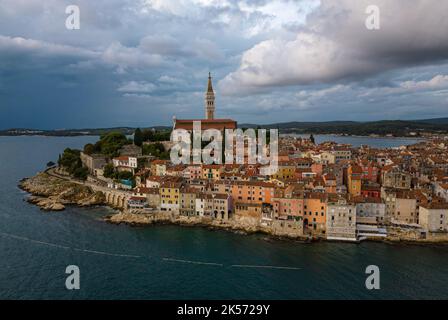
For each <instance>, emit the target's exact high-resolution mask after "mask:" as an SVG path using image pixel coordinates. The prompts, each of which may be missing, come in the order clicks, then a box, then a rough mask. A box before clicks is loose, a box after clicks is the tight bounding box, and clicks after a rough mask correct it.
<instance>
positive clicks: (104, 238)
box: [0, 137, 448, 299]
mask: <svg viewBox="0 0 448 320" xmlns="http://www.w3.org/2000/svg"><path fill="white" fill-rule="evenodd" d="M93 140H95V138H93V137H75V138H50V137H0V159H1V161H0V177H1V179H0V298H3V299H51V298H55V299H83V298H87V299H95V298H101V299H113V298H118V299H165V298H172V299H174V298H179V299H188V298H202V299H221V298H235V299H239V298H252V299H268V298H269V299H270V298H273V299H301V298H308V299H310V298H337V299H347V298H348V299H352V298H361V299H369V298H382V299H384V298H445V299H446V298H448V287H447V285H448V246H439V247H437V246H432V247H422V246H403V245H386V244H381V243H362V244H359V245H356V244H341V243H318V244H312V245H306V244H301V243H296V242H291V241H266V240H265V239H264V237H263V236H241V235H237V234H233V233H228V232H222V231H208V230H205V229H201V228H186V227H185V228H183V227H177V226H158V227H147V228H132V227H128V226H115V225H110V224H107V223H104V222H102V221H100V218H101V217H102V216H103V215H105V214H108V213H110V211H107V209H104V208H96V209H78V208H70V209H68V210H66V211H64V212H58V213H44V212H42V211H40V210H39V209H38V208H37V207H35V206H32V205H29V204H28V203H26V202H24V201H23V198H24V197H25V193H23V192H22V191H20V190H19V189H18V188H17V187H16V184H17V181H18V180H19V179H20V178H22V177H24V176H30V175H33V174H35V173H36V172H37V171H38V170H41V169H42V168H43V166H45V164H46V163H47V162H48V161H49V160H55V159H57V154H58V153H59V152H61V150H63V149H64V148H65V147H67V146H68V147H80V146H82V145H84V144H85V143H87V142H91V141H93ZM122 255H133V256H122ZM166 258H171V259H180V260H189V261H199V262H210V263H216V264H215V265H205V264H193V263H183V262H179V261H173V260H166ZM71 264H75V265H77V266H79V268H80V270H81V290H79V291H68V290H66V289H65V276H66V275H65V268H66V266H67V265H71ZM369 264H376V265H378V266H379V267H380V269H381V290H378V291H375V292H372V291H368V290H366V289H365V287H364V281H365V275H364V270H365V267H366V266H367V265H369ZM232 265H264V266H287V267H293V268H298V269H289V270H286V269H269V268H243V267H235V266H232Z"/></svg>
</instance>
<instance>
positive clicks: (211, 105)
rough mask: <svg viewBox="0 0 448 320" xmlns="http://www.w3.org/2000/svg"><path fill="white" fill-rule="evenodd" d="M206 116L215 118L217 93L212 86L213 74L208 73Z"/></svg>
mask: <svg viewBox="0 0 448 320" xmlns="http://www.w3.org/2000/svg"><path fill="white" fill-rule="evenodd" d="M205 118H206V119H207V120H212V119H214V118H215V93H214V92H213V87H212V76H211V74H210V72H209V73H208V85H207V92H206V93H205Z"/></svg>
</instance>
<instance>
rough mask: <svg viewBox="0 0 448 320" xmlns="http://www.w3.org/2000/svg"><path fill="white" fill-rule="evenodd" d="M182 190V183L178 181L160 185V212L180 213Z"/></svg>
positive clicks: (164, 182) (165, 182)
mask: <svg viewBox="0 0 448 320" xmlns="http://www.w3.org/2000/svg"><path fill="white" fill-rule="evenodd" d="M181 188H182V183H181V182H177V181H163V182H162V183H161V184H160V188H159V190H160V210H162V211H172V212H174V213H179V208H180V206H179V204H180V189H181Z"/></svg>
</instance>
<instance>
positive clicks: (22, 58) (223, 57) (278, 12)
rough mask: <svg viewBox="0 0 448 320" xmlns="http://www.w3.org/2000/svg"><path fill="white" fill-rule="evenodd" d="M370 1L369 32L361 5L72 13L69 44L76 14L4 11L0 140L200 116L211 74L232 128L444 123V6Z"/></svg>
mask: <svg viewBox="0 0 448 320" xmlns="http://www.w3.org/2000/svg"><path fill="white" fill-rule="evenodd" d="M375 2H376V3H377V4H378V5H379V6H380V9H381V23H382V24H381V28H382V29H381V30H380V31H378V32H368V31H366V30H365V28H364V27H363V26H364V20H363V19H364V17H365V16H366V15H365V12H364V10H365V5H366V3H367V2H366V1H364V0H360V1H349V0H344V1H340V2H334V1H327V0H323V1H322V4H321V5H320V6H318V4H319V1H318V0H303V1H292V0H272V1H269V0H258V1H257V0H246V1H236V0H228V1H208V0H190V1H187V0H147V1H134V0H98V1H90V0H78V1H77V4H78V5H79V7H80V10H81V29H80V30H72V31H70V30H67V29H66V28H65V18H66V15H65V13H64V12H65V7H66V6H67V5H69V4H72V1H69V0H47V1H42V2H39V1H17V0H3V1H1V2H0V128H9V127H36V128H69V127H98V126H101V127H107V126H120V125H129V126H149V125H156V124H159V125H163V124H165V125H168V124H170V123H171V120H172V116H173V115H176V116H177V117H178V118H181V117H186V118H191V117H202V116H203V92H204V90H205V86H206V77H207V75H208V72H209V71H211V72H212V74H213V78H214V84H215V89H216V99H217V101H216V102H217V108H218V109H217V113H218V116H222V117H233V118H236V119H237V120H238V121H239V122H259V123H269V122H274V121H290V120H298V121H300V120H330V119H335V118H338V119H341V118H344V119H361V120H369V119H380V118H387V117H389V118H416V117H426V116H442V115H445V112H446V111H445V110H446V106H447V104H448V84H447V78H446V75H447V74H448V67H447V64H446V59H447V58H448V56H447V46H448V38H447V33H446V30H447V29H448V28H447V27H448V19H447V12H448V10H447V9H448V6H447V5H446V4H445V3H444V2H439V1H438V2H436V1H433V0H418V1H415V2H413V4H412V5H409V4H408V2H405V1H404V0H396V1H386V0H378V1H375ZM305 18H306V19H305ZM305 21H306V23H305ZM219 80H222V81H220V82H219ZM218 82H219V85H218ZM230 94H232V95H230Z"/></svg>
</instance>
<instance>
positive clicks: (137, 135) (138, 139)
mask: <svg viewBox="0 0 448 320" xmlns="http://www.w3.org/2000/svg"><path fill="white" fill-rule="evenodd" d="M142 143H143V135H142V131H141V130H140V128H137V129H136V130H135V132H134V144H135V145H136V146H139V147H141V146H142Z"/></svg>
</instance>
